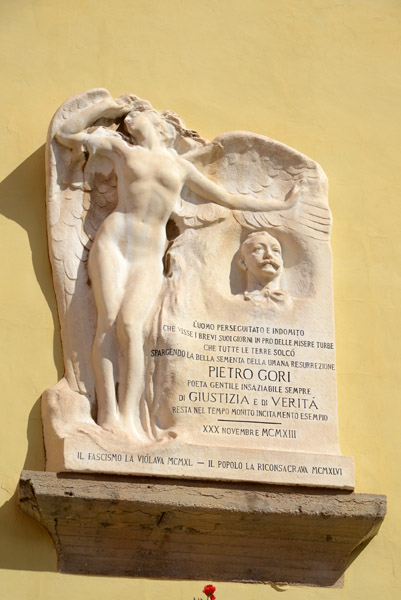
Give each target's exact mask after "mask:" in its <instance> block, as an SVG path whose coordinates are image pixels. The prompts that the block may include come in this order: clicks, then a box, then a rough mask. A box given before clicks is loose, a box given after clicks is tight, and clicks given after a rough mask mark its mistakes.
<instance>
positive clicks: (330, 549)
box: [19, 471, 386, 587]
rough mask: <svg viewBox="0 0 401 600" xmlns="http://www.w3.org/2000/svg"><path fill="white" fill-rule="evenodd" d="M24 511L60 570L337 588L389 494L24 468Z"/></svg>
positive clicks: (370, 533) (381, 516) (376, 522)
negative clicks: (42, 532)
mask: <svg viewBox="0 0 401 600" xmlns="http://www.w3.org/2000/svg"><path fill="white" fill-rule="evenodd" d="M19 503H20V507H21V508H22V510H24V511H25V512H26V513H27V514H29V515H30V516H32V517H34V518H35V519H37V520H38V521H39V522H40V523H41V524H42V525H43V526H44V527H45V528H46V529H47V531H48V532H49V533H50V535H51V537H52V539H53V542H54V544H55V546H56V551H57V556H58V568H59V571H60V572H63V573H77V574H94V575H95V574H96V575H120V576H121V575H123V576H137V577H157V578H174V579H191V580H198V579H199V580H204V581H212V582H216V581H242V582H252V583H258V582H269V583H279V584H285V583H289V584H303V585H313V586H321V587H338V586H340V585H341V584H342V577H343V574H344V572H345V570H346V568H347V565H348V564H349V563H350V560H351V554H352V553H353V552H354V551H355V550H356V549H357V548H358V547H359V546H361V545H362V544H366V543H367V542H368V541H369V540H370V539H371V538H372V537H373V536H374V535H375V534H376V533H377V532H378V530H379V528H380V525H381V523H382V521H383V519H384V516H385V513H386V497H385V496H380V495H373V494H355V493H350V492H347V491H340V492H339V491H338V490H336V491H334V490H325V489H322V488H319V489H317V488H316V489H314V488H294V487H291V488H290V487H279V486H267V485H259V484H250V483H222V482H210V481H207V482H205V481H203V482H202V481H188V480H186V481H183V480H173V479H161V478H146V477H127V476H113V475H108V476H107V475H91V474H88V475H86V474H73V473H68V474H67V473H58V474H56V473H50V472H40V471H23V472H22V474H21V479H20V483H19Z"/></svg>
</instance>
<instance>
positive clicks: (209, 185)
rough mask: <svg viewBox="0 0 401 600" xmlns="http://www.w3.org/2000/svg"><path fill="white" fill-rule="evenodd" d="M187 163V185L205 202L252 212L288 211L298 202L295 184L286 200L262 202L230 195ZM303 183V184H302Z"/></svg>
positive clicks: (297, 188) (298, 188)
mask: <svg viewBox="0 0 401 600" xmlns="http://www.w3.org/2000/svg"><path fill="white" fill-rule="evenodd" d="M183 162H185V163H186V164H185V166H184V169H185V185H187V186H188V187H189V188H190V189H191V190H192V191H193V192H195V193H196V194H198V195H199V196H200V197H201V198H203V199H204V200H209V201H211V202H216V204H220V205H221V206H225V207H226V208H230V209H231V210H251V211H254V212H256V211H258V212H259V211H260V212H266V211H272V210H287V209H289V208H292V207H293V206H295V204H296V203H297V201H298V194H299V191H300V187H299V186H298V185H297V184H295V185H294V186H293V187H292V188H291V190H290V191H289V192H288V194H287V195H286V198H285V199H284V200H282V201H280V200H262V199H260V198H253V197H250V196H239V195H238V196H237V195H236V194H230V193H229V192H227V191H226V190H225V189H224V188H223V187H221V186H220V185H217V184H216V183H214V182H213V181H211V180H210V179H208V178H207V177H205V176H204V175H202V173H200V172H199V171H198V169H197V168H196V167H194V165H193V164H191V163H190V162H188V161H186V160H183ZM300 183H302V182H300Z"/></svg>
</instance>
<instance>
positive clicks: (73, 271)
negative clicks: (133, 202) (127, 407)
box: [47, 89, 117, 399]
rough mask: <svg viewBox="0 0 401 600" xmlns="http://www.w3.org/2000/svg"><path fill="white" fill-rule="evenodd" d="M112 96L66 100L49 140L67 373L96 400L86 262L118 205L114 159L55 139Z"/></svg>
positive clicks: (53, 248) (52, 240)
mask: <svg viewBox="0 0 401 600" xmlns="http://www.w3.org/2000/svg"><path fill="white" fill-rule="evenodd" d="M108 96H109V93H108V92H107V91H106V90H102V89H98V90H91V91H89V92H84V93H83V94H78V95H76V96H73V97H72V98H70V99H69V100H67V101H66V102H65V103H64V104H63V105H62V106H61V107H60V108H59V110H58V111H57V112H56V114H55V116H54V118H53V120H52V122H51V124H50V128H49V133H48V140H47V214H48V241H49V254H50V259H51V263H52V268H53V279H54V287H55V291H56V298H57V305H58V310H59V317H60V325H61V337H62V343H63V353H64V362H65V368H66V373H65V377H66V379H67V381H68V383H69V385H70V387H71V388H72V389H74V390H76V391H79V392H81V393H87V394H88V396H89V397H90V398H91V399H93V398H94V381H93V373H92V369H91V348H92V344H93V337H94V333H95V328H96V309H95V305H94V300H93V295H92V291H91V288H90V282H89V279H88V273H87V259H88V254H89V250H90V246H91V244H92V241H93V239H94V237H95V235H96V231H97V230H98V228H99V226H100V224H101V223H102V222H103V220H104V219H105V218H106V216H107V215H108V214H110V213H111V212H112V211H113V209H114V208H115V205H116V203H117V194H116V178H115V175H114V172H113V170H112V165H111V163H110V161H108V160H107V159H105V158H102V157H99V156H92V157H89V158H88V156H87V155H85V154H84V152H83V151H82V152H78V151H72V150H70V149H68V148H66V147H64V146H62V145H61V144H59V143H58V141H57V140H56V138H55V135H56V133H57V131H58V130H59V128H60V126H61V125H62V123H63V122H64V121H65V120H66V119H68V118H70V117H71V116H72V115H73V114H74V113H77V112H78V111H80V110H82V109H84V108H86V107H87V106H89V105H90V104H93V103H95V102H99V101H101V100H103V99H105V98H106V97H108Z"/></svg>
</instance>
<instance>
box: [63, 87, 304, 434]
mask: <svg viewBox="0 0 401 600" xmlns="http://www.w3.org/2000/svg"><path fill="white" fill-rule="evenodd" d="M131 109H132V103H130V101H129V99H128V100H123V101H120V102H117V101H115V100H113V99H111V98H109V99H106V100H104V101H101V102H99V103H97V104H94V105H92V106H90V107H89V108H86V109H84V110H82V111H81V112H79V113H78V114H76V115H74V116H72V117H71V118H70V119H68V120H67V121H65V123H64V124H63V125H62V126H61V128H60V129H59V131H58V133H57V136H56V137H57V140H58V141H59V142H60V143H61V144H63V145H64V146H67V147H69V148H71V149H75V148H81V149H82V148H84V149H85V150H86V151H87V152H88V153H89V154H95V153H98V154H99V155H102V156H105V157H107V158H108V159H110V160H111V162H112V164H113V167H114V171H115V173H116V176H117V196H118V203H117V206H116V208H115V210H114V212H113V213H111V214H110V215H109V216H108V217H107V218H106V219H105V220H104V221H103V223H102V225H101V226H100V228H99V230H98V232H97V234H96V237H95V240H94V242H93V245H92V247H91V249H90V253H89V262H88V269H89V276H90V280H91V283H92V288H93V293H94V298H95V303H96V308H97V329H96V335H95V340H94V344H93V351H92V360H93V368H94V374H95V387H96V397H97V406H98V414H97V423H98V425H100V426H101V427H103V428H104V429H108V430H111V431H115V432H121V431H123V432H125V433H127V434H128V435H129V436H130V437H131V438H133V439H134V440H136V441H137V442H138V443H149V442H151V441H152V439H153V440H154V437H153V436H152V433H151V428H150V427H148V426H146V416H145V412H146V411H144V407H143V402H144V400H143V395H144V388H145V372H144V371H145V364H144V351H143V344H144V325H145V322H146V320H147V318H148V316H149V314H150V313H151V311H152V308H153V307H154V305H155V302H156V299H157V297H158V295H159V293H160V291H161V289H162V284H163V256H164V253H165V247H166V224H167V221H168V220H169V218H170V217H171V215H172V213H173V212H174V207H175V205H176V203H177V202H178V201H179V198H180V192H181V190H182V189H183V187H184V186H187V187H188V188H190V189H191V190H192V191H193V192H195V193H196V194H198V195H199V196H200V197H201V198H202V199H204V200H206V201H212V202H216V203H217V204H220V205H222V206H225V207H227V208H230V209H233V210H235V209H237V210H238V209H239V210H252V211H266V210H277V209H283V208H290V207H291V206H293V205H294V204H295V202H296V192H297V190H296V188H295V187H294V188H293V189H292V190H291V192H290V194H289V195H288V196H287V199H286V200H285V201H283V202H277V201H275V202H270V201H261V200H260V199H255V198H247V197H243V196H236V195H234V194H230V193H228V192H227V191H225V190H224V189H223V188H222V187H220V186H218V185H217V184H215V183H213V182H212V181H210V180H209V179H208V178H207V177H205V176H204V175H202V174H201V173H200V172H199V171H198V170H197V169H196V167H194V166H193V165H192V164H191V163H190V162H188V161H187V160H185V158H182V157H180V156H179V155H177V154H176V153H175V151H174V150H172V148H171V145H172V143H173V141H174V135H175V134H176V131H175V129H174V127H173V126H172V125H171V124H169V123H167V122H166V121H165V120H163V118H162V117H161V115H159V113H158V112H157V111H155V110H153V109H144V110H141V111H138V109H136V110H131ZM124 115H126V117H125V121H124V124H125V128H126V130H127V131H128V133H129V135H130V136H131V139H132V144H133V145H131V144H129V143H127V142H126V141H125V140H124V139H123V137H122V136H120V135H119V134H118V133H116V132H113V131H110V130H108V129H106V128H102V127H99V128H97V129H95V130H94V131H92V132H91V133H88V132H87V131H85V130H86V129H87V128H88V127H90V126H91V125H92V124H93V123H94V122H95V121H97V120H98V119H99V118H100V117H111V118H117V117H121V116H124ZM117 384H118V385H117Z"/></svg>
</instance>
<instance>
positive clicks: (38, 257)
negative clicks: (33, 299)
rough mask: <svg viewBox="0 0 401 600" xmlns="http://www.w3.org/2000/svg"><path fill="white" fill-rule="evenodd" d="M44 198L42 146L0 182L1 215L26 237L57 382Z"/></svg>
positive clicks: (58, 344) (56, 336)
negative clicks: (48, 324) (46, 315)
mask: <svg viewBox="0 0 401 600" xmlns="http://www.w3.org/2000/svg"><path fill="white" fill-rule="evenodd" d="M45 198H46V184H45V146H44V145H43V146H41V147H40V148H38V150H36V151H35V152H34V153H33V154H31V156H30V157H29V158H27V159H26V160H24V162H23V163H22V164H21V165H20V166H19V167H17V168H16V169H15V170H14V171H13V172H12V173H10V175H9V176H8V177H6V178H5V179H4V180H3V181H2V182H0V199H1V200H0V213H1V214H3V215H4V216H5V217H6V218H7V219H11V220H12V221H15V222H16V223H18V224H19V225H21V227H23V228H24V229H25V230H26V232H27V234H28V239H29V245H30V247H31V251H32V264H33V268H34V272H35V275H36V279H37V281H38V283H39V285H40V288H41V290H42V292H43V295H44V297H45V299H46V302H47V304H48V305H49V308H50V310H51V313H52V316H53V323H54V338H53V355H54V361H55V364H56V367H57V370H58V375H59V379H60V378H61V377H62V373H63V358H62V352H61V341H60V328H59V320H58V314H57V306H56V298H55V295H54V291H53V284H52V278H51V268H50V261H49V255H48V250H47V233H46V204H45Z"/></svg>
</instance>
